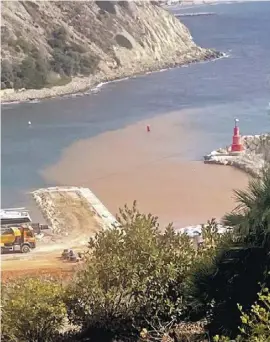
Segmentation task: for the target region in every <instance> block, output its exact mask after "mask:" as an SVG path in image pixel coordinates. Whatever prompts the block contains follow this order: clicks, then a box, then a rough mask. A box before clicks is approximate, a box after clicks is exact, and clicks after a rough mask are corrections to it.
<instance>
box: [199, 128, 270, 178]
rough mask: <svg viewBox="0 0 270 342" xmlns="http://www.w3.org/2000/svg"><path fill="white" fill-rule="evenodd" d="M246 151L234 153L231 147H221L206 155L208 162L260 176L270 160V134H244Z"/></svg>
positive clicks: (205, 160) (243, 140) (243, 139)
mask: <svg viewBox="0 0 270 342" xmlns="http://www.w3.org/2000/svg"><path fill="white" fill-rule="evenodd" d="M242 144H243V147H244V151H243V152H241V153H238V154H232V153H231V151H230V147H229V146H227V147H225V148H219V149H217V150H215V151H212V152H211V153H210V154H208V155H206V156H205V157H204V162H205V163H208V164H217V165H229V166H234V167H236V168H238V169H240V170H242V171H244V172H247V173H248V174H250V175H252V176H255V177H259V176H260V172H261V170H262V168H263V167H264V166H265V164H266V162H270V134H269V133H265V134H260V135H246V136H242Z"/></svg>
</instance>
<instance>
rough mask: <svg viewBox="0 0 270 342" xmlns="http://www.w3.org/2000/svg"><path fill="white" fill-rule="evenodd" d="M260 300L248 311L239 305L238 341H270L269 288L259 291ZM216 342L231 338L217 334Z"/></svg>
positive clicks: (223, 341)
mask: <svg viewBox="0 0 270 342" xmlns="http://www.w3.org/2000/svg"><path fill="white" fill-rule="evenodd" d="M258 299H259V300H258V302H255V304H253V305H252V306H251V309H250V311H249V312H248V313H245V312H243V308H242V307H241V306H240V305H238V308H239V310H240V313H241V323H242V324H241V326H240V327H239V330H240V335H238V336H237V338H236V341H237V342H266V341H270V292H269V289H268V288H262V290H261V291H260V292H259V293H258ZM214 341H215V342H229V341H230V338H229V337H225V336H215V337H214Z"/></svg>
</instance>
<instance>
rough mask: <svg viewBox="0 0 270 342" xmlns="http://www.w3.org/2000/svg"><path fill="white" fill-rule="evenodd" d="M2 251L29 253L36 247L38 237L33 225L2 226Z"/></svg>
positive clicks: (0, 240) (0, 237) (0, 238)
mask: <svg viewBox="0 0 270 342" xmlns="http://www.w3.org/2000/svg"><path fill="white" fill-rule="evenodd" d="M0 245H1V253H3V252H6V251H11V252H21V253H28V252H30V251H31V250H32V249H33V248H35V247H36V238H35V234H34V231H33V229H32V228H31V227H23V226H19V227H18V226H17V227H16V226H14V227H12V226H9V227H1V236H0Z"/></svg>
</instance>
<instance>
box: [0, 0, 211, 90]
mask: <svg viewBox="0 0 270 342" xmlns="http://www.w3.org/2000/svg"><path fill="white" fill-rule="evenodd" d="M1 7H2V13H1V16H2V23H1V25H2V26H1V38H2V55H1V60H2V77H1V85H2V89H7V88H15V89H19V88H31V89H38V88H43V87H45V86H52V85H59V84H63V83H67V82H69V81H70V80H71V78H73V77H74V76H79V77H81V76H88V77H89V76H91V75H92V76H93V75H94V76H95V80H96V81H101V80H109V79H113V78H117V77H123V76H129V75H133V74H135V73H140V72H144V71H148V70H156V69H158V68H162V67H166V66H173V65H176V64H183V63H187V62H194V61H198V60H204V59H208V58H211V57H215V56H217V53H216V52H213V51H211V50H205V49H202V48H200V47H197V46H196V44H195V43H194V42H193V41H192V37H191V35H190V33H189V31H188V29H187V28H186V27H185V26H184V25H183V24H182V23H180V22H179V20H178V19H176V18H175V17H174V16H172V15H171V14H170V13H169V12H167V11H166V10H164V9H162V8H161V7H160V6H159V5H158V3H156V2H154V1H151V2H147V1H142V2H133V1H95V2H93V1H91V2H90V1H85V2H81V1H3V2H2V3H1ZM81 86H82V85H80V86H79V87H81Z"/></svg>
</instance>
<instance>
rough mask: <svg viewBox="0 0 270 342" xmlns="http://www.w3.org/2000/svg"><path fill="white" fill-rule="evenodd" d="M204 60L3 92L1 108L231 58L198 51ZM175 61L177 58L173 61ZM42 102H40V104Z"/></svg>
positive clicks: (122, 70)
mask: <svg viewBox="0 0 270 342" xmlns="http://www.w3.org/2000/svg"><path fill="white" fill-rule="evenodd" d="M195 50H197V51H198V53H199V54H201V55H200V56H196V53H195V56H191V57H190V56H189V55H188V54H186V55H185V56H184V57H182V58H183V60H182V61H179V62H175V61H173V60H172V61H168V62H163V63H162V62H157V64H156V63H155V62H154V63H153V64H152V65H148V66H147V65H146V66H145V67H142V68H140V65H139V66H138V70H129V69H125V68H118V69H114V70H110V72H109V73H105V72H100V73H98V74H96V75H91V76H89V77H74V78H73V79H72V81H71V82H69V83H68V84H66V85H63V86H54V87H51V88H42V89H27V90H21V91H20V90H19V91H15V90H14V89H7V90H1V97H0V103H1V105H8V104H12V103H19V104H20V103H25V102H32V101H33V103H34V102H35V101H37V100H42V99H50V98H57V97H63V96H76V95H77V94H78V95H79V96H83V95H87V94H88V93H90V94H91V93H92V92H95V90H97V89H98V88H101V87H102V86H103V85H105V84H108V83H112V82H120V81H123V80H126V79H129V78H136V77H138V76H144V75H148V74H151V73H155V72H162V71H166V70H170V69H174V68H181V67H185V66H189V65H191V64H195V63H206V62H213V61H216V60H219V59H222V58H226V57H228V55H227V54H226V53H224V52H219V51H215V50H210V49H201V48H196V49H195ZM172 59H173V58H172ZM37 102H39V101H37Z"/></svg>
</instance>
